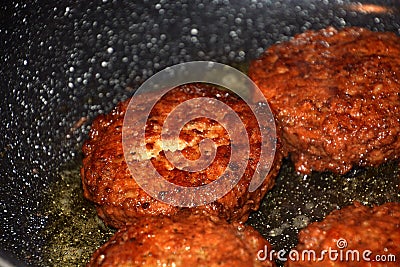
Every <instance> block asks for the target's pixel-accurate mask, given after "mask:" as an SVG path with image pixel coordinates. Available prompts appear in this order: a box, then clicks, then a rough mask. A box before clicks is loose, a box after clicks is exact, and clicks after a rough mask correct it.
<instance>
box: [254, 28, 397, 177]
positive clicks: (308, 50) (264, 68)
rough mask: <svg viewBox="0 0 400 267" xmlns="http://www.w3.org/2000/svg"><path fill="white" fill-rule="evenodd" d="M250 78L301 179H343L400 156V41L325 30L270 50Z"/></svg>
mask: <svg viewBox="0 0 400 267" xmlns="http://www.w3.org/2000/svg"><path fill="white" fill-rule="evenodd" d="M249 76H250V77H251V78H252V79H253V80H254V81H255V83H256V84H257V85H258V86H259V87H260V89H261V90H262V91H263V93H264V95H265V96H266V97H267V99H268V101H269V103H270V105H271V108H272V110H273V112H274V114H275V116H276V120H277V124H278V126H279V127H281V128H282V129H283V140H282V142H283V145H284V151H285V153H290V154H291V158H292V160H293V161H294V162H295V166H296V169H297V170H298V171H299V172H302V173H309V172H310V171H312V170H316V171H325V170H329V171H333V172H338V173H342V174H343V173H346V172H347V171H349V170H350V169H351V168H352V167H353V165H361V166H374V165H378V164H381V163H382V162H384V161H386V160H390V159H396V158H398V157H399V154H400V140H399V136H400V134H399V132H400V96H399V94H400V38H399V37H398V36H396V35H395V34H394V33H383V32H371V31H369V30H367V29H362V28H355V27H351V28H344V29H342V30H336V29H334V28H331V27H330V28H327V29H323V30H320V31H308V32H305V33H303V34H300V35H297V36H296V37H294V38H293V39H292V40H291V41H289V42H284V43H280V44H276V45H273V46H272V47H270V48H269V49H268V50H266V51H265V53H264V54H263V55H262V56H261V57H260V58H259V59H257V60H255V61H254V62H252V64H251V66H250V69H249Z"/></svg>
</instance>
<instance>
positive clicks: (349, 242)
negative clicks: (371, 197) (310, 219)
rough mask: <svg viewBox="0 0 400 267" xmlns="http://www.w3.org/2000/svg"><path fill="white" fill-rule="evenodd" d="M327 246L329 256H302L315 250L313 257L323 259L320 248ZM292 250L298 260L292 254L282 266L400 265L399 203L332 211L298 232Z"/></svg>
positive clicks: (355, 206) (357, 205)
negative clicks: (294, 246)
mask: <svg viewBox="0 0 400 267" xmlns="http://www.w3.org/2000/svg"><path fill="white" fill-rule="evenodd" d="M329 249H331V250H332V251H333V250H336V252H332V254H331V255H332V256H330V254H329V253H326V254H325V256H324V257H323V260H322V261H317V260H314V261H309V259H312V257H308V256H307V255H310V254H304V255H306V256H304V258H301V255H302V254H303V252H304V251H305V250H307V251H315V254H316V259H317V258H322V257H321V255H322V251H323V250H326V251H329ZM368 250H369V251H371V253H369V252H368ZM295 251H297V252H298V254H297V255H300V257H298V259H299V260H295V259H296V256H295V254H292V255H293V260H289V261H288V262H287V263H286V265H285V266H287V267H295V266H357V267H361V266H370V267H372V266H374V267H378V266H386V267H391V266H400V203H395V202H391V203H386V204H383V205H381V206H375V207H373V208H370V207H366V206H363V205H361V204H360V203H355V204H354V205H352V206H348V207H345V208H343V209H341V210H335V211H333V212H332V213H331V214H329V215H328V216H327V217H326V218H325V219H324V220H323V221H322V222H315V223H312V224H310V225H309V226H307V227H306V228H305V229H303V230H302V231H301V232H300V234H299V244H298V245H297V247H296V248H295ZM355 251H357V252H358V254H357V252H355ZM353 252H354V253H353ZM335 253H336V254H335ZM363 253H365V254H364V258H363ZM335 255H336V256H337V259H336V258H335ZM357 255H359V257H358V256H357ZM335 259H336V260H335ZM357 259H359V260H357Z"/></svg>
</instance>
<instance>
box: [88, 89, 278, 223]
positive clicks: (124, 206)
mask: <svg viewBox="0 0 400 267" xmlns="http://www.w3.org/2000/svg"><path fill="white" fill-rule="evenodd" d="M198 97H209V98H213V99H218V100H219V101H222V102H224V103H225V104H227V105H229V106H230V107H231V108H232V109H233V110H234V112H235V113H236V114H237V115H238V116H239V117H240V119H241V121H242V122H243V124H244V126H245V132H247V136H246V137H245V138H248V140H249V158H246V159H243V162H244V163H245V166H244V174H243V176H242V177H241V178H240V180H239V182H238V183H237V184H236V185H235V186H234V187H233V189H232V190H231V191H229V192H228V193H226V195H224V196H223V197H221V198H219V199H217V200H215V201H213V202H211V203H208V204H206V205H198V206H195V207H181V206H173V205H169V204H167V203H164V202H163V201H159V200H157V199H156V198H153V197H152V196H150V195H149V194H147V193H146V192H145V191H144V190H143V189H142V188H141V187H140V186H139V185H138V184H137V182H136V181H135V179H133V176H132V173H131V172H130V171H129V169H128V165H127V163H126V161H125V158H124V153H123V146H122V128H123V121H124V115H125V113H126V110H127V106H128V103H129V100H127V101H125V102H122V103H120V104H119V105H118V106H117V107H116V108H115V109H114V110H112V111H111V112H110V113H109V114H106V115H99V116H98V117H97V118H96V119H95V120H94V122H93V124H92V127H91V131H90V133H89V138H88V140H87V141H86V142H85V143H84V145H83V149H82V150H83V155H84V158H83V167H82V169H81V176H82V184H83V189H84V195H85V197H86V198H87V199H89V200H91V201H93V202H94V203H95V204H96V206H97V210H98V214H99V216H100V217H101V218H102V219H103V220H104V221H105V222H106V223H107V224H108V225H111V226H113V227H116V228H119V227H122V226H124V225H125V224H131V223H135V221H136V220H138V219H140V218H141V217H146V216H159V215H168V216H179V214H180V213H181V212H184V211H185V210H188V209H189V210H191V212H193V213H198V214H207V215H208V216H211V217H221V218H224V219H226V220H228V221H238V222H244V221H246V220H247V217H248V215H249V212H250V211H251V210H256V209H257V208H258V207H259V204H260V201H261V199H262V198H263V196H264V195H265V193H266V192H267V191H268V190H269V189H271V188H272V186H273V184H274V178H275V176H276V175H277V173H278V171H279V168H280V163H281V159H282V155H281V154H280V153H276V154H275V156H273V157H272V159H273V160H272V161H273V163H272V168H271V169H270V172H269V173H268V174H267V175H266V177H265V179H264V180H263V183H262V184H261V186H260V187H258V188H257V190H255V191H252V192H250V190H249V184H250V182H251V179H252V177H253V176H254V175H257V174H258V172H257V170H256V167H257V164H258V163H259V160H260V153H261V152H260V149H261V145H264V146H266V147H267V148H270V149H271V151H273V147H274V146H275V145H276V150H277V151H279V150H280V143H279V140H278V141H276V140H272V138H271V139H268V138H267V139H268V140H265V138H264V139H263V140H261V135H260V130H259V124H258V122H257V120H256V118H255V116H254V114H253V113H252V111H251V109H250V108H249V106H248V105H246V103H245V102H244V101H243V100H242V99H241V98H239V97H238V96H236V95H235V94H233V93H227V91H224V90H222V89H219V88H217V87H215V86H211V85H206V84H188V85H183V86H179V87H177V88H174V89H172V90H171V91H169V92H168V93H166V94H165V95H164V96H163V98H162V99H161V100H159V101H158V102H157V104H156V105H155V106H154V108H153V109H152V111H151V113H150V116H149V118H148V120H147V126H146V135H145V136H146V137H145V139H146V148H147V149H148V151H150V152H149V153H150V154H151V155H153V156H152V157H151V162H152V164H153V166H155V168H156V169H157V171H158V172H159V173H160V174H161V175H162V177H163V178H164V179H165V180H167V181H169V182H171V183H173V184H177V185H180V186H185V187H193V186H202V185H207V184H209V183H211V182H213V181H215V180H216V179H218V178H219V177H220V176H221V174H222V173H224V171H225V170H226V169H227V166H228V164H229V160H230V154H231V143H230V138H229V137H230V136H229V135H228V132H227V130H226V129H225V128H224V127H223V126H222V125H221V124H219V123H218V122H216V121H214V120H212V119H209V118H206V117H202V118H196V119H194V120H192V121H190V122H189V123H187V124H185V125H184V127H183V128H182V129H181V132H180V134H179V140H180V143H181V144H182V145H181V146H180V147H179V148H178V149H179V151H180V152H182V154H183V155H184V157H186V158H188V159H189V160H196V159H198V158H199V157H200V152H199V151H200V150H199V144H200V143H201V141H202V140H204V139H206V138H209V139H212V141H213V142H214V144H215V145H216V147H217V148H216V155H215V158H214V161H213V162H212V163H211V164H210V165H209V166H208V167H207V168H205V169H203V170H199V171H195V172H193V171H186V170H184V169H181V168H179V169H178V168H177V167H175V166H174V165H172V164H171V162H169V161H168V159H167V158H166V155H165V151H163V149H161V147H162V146H161V145H160V144H159V141H160V138H161V129H162V126H163V122H164V121H165V119H166V118H167V115H168V114H169V113H170V112H171V111H172V110H173V109H174V107H176V106H177V105H178V104H180V103H182V102H184V101H186V100H189V99H193V98H198ZM145 98H146V97H145ZM272 123H273V121H272ZM272 125H274V124H272ZM272 128H273V129H272ZM272 128H271V129H269V130H270V131H274V130H275V128H274V127H272ZM271 136H273V135H271ZM276 142H277V143H276ZM240 145H241V144H239V148H240ZM256 172H257V173H256ZM134 175H135V176H137V177H140V176H141V175H143V174H141V173H140V172H135V173H134ZM262 178H264V177H262Z"/></svg>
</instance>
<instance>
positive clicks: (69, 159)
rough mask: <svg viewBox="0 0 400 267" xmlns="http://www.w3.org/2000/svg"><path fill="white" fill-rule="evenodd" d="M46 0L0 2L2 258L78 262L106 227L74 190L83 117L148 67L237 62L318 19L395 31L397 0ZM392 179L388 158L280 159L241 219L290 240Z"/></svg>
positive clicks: (380, 197) (393, 194)
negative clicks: (336, 168)
mask: <svg viewBox="0 0 400 267" xmlns="http://www.w3.org/2000/svg"><path fill="white" fill-rule="evenodd" d="M46 2H47V1H26V2H6V3H2V5H1V7H0V20H1V21H0V25H1V26H0V40H1V41H0V44H1V49H0V59H1V67H0V71H1V78H0V81H1V84H0V85H1V92H2V93H1V95H2V97H1V99H2V104H1V106H0V109H1V122H2V127H1V133H0V144H1V145H0V163H1V170H0V250H1V251H2V252H1V254H0V256H1V261H0V265H3V266H13V265H14V266H22V265H23V264H26V265H31V266H68V265H71V266H76V265H84V263H85V262H86V261H87V260H88V257H89V255H90V253H91V252H92V251H93V250H94V249H95V248H96V247H98V246H99V245H101V243H102V242H104V241H105V240H106V239H107V238H108V237H109V236H110V235H111V234H112V232H113V230H112V229H109V228H106V227H105V226H104V225H102V224H101V222H99V221H98V219H96V216H95V212H94V211H93V207H92V205H91V204H90V203H87V202H85V200H84V199H83V197H82V190H81V189H80V184H79V183H80V182H79V174H78V171H77V170H78V169H79V165H80V162H81V150H80V148H81V146H82V143H83V141H84V140H85V138H86V136H87V133H88V130H89V128H90V123H91V121H92V120H93V119H94V118H95V117H96V116H97V115H98V114H100V113H104V112H108V111H109V110H110V109H111V108H112V107H113V106H114V105H115V104H116V103H117V102H118V101H120V100H123V99H126V98H128V97H129V96H131V95H132V94H133V92H134V90H135V88H137V87H138V86H139V85H140V84H141V83H142V82H143V81H144V80H146V79H147V78H149V77H150V76H151V75H152V74H154V73H155V72H157V71H159V70H162V69H163V68H165V67H167V66H171V65H173V64H177V63H181V62H187V61H193V60H211V61H216V62H221V63H226V64H230V65H232V66H236V67H237V68H242V69H245V67H246V64H247V63H248V62H249V61H250V60H251V59H254V58H256V57H257V56H258V55H259V54H260V53H261V52H262V51H263V50H264V49H265V48H267V47H268V46H269V45H271V44H273V43H275V42H278V41H284V40H288V39H289V38H290V37H291V36H293V35H295V34H297V33H300V32H303V31H305V30H308V29H320V28H324V27H326V26H328V25H331V26H334V27H338V28H341V27H345V26H362V27H367V28H369V29H371V30H374V31H393V32H396V33H397V34H399V33H400V12H399V10H398V4H399V2H398V1H395V0H393V1H359V2H353V1H348V0H343V1H342V0H337V1H327V0H323V1H317V0H300V1H297V0H296V1H295V0H280V1H272V0H264V1H255V0H244V1H232V0H231V1H229V0H213V1H199V0H195V1H185V0H179V1H166V0H160V1H159V2H157V1H140V2H139V1H138V2H133V1H124V2H122V1H111V0H102V1H65V0H63V1H51V3H46ZM398 184H399V182H398V165H397V163H388V164H386V165H384V166H382V167H380V168H370V169H355V170H352V171H351V172H350V174H348V175H346V176H337V175H333V174H330V173H313V174H312V175H309V176H302V175H298V174H296V173H294V171H293V167H292V166H291V163H290V161H285V163H284V165H283V168H282V171H281V174H280V176H279V177H278V179H277V185H276V187H275V188H274V190H273V191H271V192H270V193H269V194H268V195H267V197H266V199H265V200H264V202H263V205H262V207H261V209H260V211H258V212H256V213H254V214H252V216H251V218H250V220H249V223H250V224H251V225H253V226H255V227H256V228H257V229H258V230H259V231H260V232H261V233H262V234H263V235H264V236H265V237H266V238H268V239H269V240H270V241H271V243H272V244H273V245H274V246H276V248H278V249H281V248H285V249H288V248H290V247H292V246H293V245H295V244H296V234H297V232H298V230H299V229H300V228H302V227H304V226H305V225H307V224H308V223H310V222H311V221H315V220H320V219H322V218H323V216H325V215H326V213H327V212H329V211H331V210H332V209H334V208H338V207H341V206H343V205H346V204H349V203H351V201H353V200H359V201H362V202H363V203H365V204H379V203H383V202H387V201H400V200H399V199H400V196H399V193H398ZM84 233H86V235H85V234H84ZM57 241H58V242H59V243H57ZM69 252H70V254H69ZM7 264H9V265H7Z"/></svg>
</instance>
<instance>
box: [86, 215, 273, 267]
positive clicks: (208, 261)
mask: <svg viewBox="0 0 400 267" xmlns="http://www.w3.org/2000/svg"><path fill="white" fill-rule="evenodd" d="M265 246H267V247H268V248H269V249H271V246H270V244H269V243H268V241H267V240H265V239H264V238H263V237H262V236H261V235H260V234H259V233H258V232H257V231H256V230H254V229H253V228H252V227H251V226H244V225H239V224H236V225H234V224H229V223H227V222H225V221H222V220H218V221H211V220H210V219H209V218H207V217H204V216H200V217H199V216H190V217H185V216H181V217H180V218H178V219H177V218H169V217H162V218H156V217H149V218H144V219H142V220H141V221H140V222H138V223H137V224H135V225H131V226H129V227H128V228H122V229H120V230H118V232H117V233H116V234H115V235H114V236H113V237H112V238H111V239H110V240H109V241H108V242H107V243H105V244H104V245H103V246H102V247H100V248H99V249H98V250H97V251H96V252H95V253H94V254H93V256H92V258H91V260H90V262H89V263H88V265H87V267H100V266H101V267H107V266H109V267H111V266H120V267H128V266H149V267H151V266H176V267H179V266H182V267H184V266H199V267H201V266H204V267H206V266H207V267H208V266H210V267H211V266H227V267H228V266H229V267H231V266H241V267H246V266H249V267H252V266H254V267H256V266H260V267H261V266H275V264H274V263H273V262H271V261H268V260H266V261H259V260H257V253H258V251H259V250H262V249H265Z"/></svg>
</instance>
